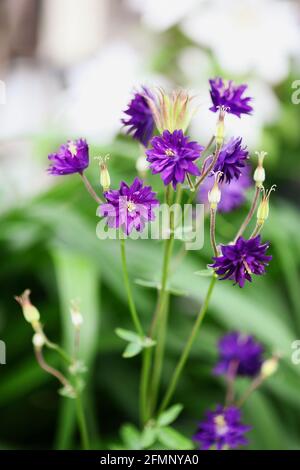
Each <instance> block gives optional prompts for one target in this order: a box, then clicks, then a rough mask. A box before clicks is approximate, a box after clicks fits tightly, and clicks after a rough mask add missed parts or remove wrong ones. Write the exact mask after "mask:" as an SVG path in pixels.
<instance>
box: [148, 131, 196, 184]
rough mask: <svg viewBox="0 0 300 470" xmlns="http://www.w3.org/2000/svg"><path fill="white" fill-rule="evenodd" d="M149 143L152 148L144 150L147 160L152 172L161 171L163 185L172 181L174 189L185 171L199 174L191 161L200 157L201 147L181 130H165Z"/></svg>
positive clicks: (182, 179) (184, 174)
mask: <svg viewBox="0 0 300 470" xmlns="http://www.w3.org/2000/svg"><path fill="white" fill-rule="evenodd" d="M151 145H152V148H151V149H150V150H147V151H146V155H147V160H148V162H150V168H151V170H152V173H153V174H157V173H161V177H162V179H163V182H164V184H165V185H168V184H169V183H172V185H173V188H174V189H176V186H177V184H178V183H183V182H184V179H185V176H186V174H187V173H190V174H192V175H196V176H197V175H199V174H200V171H199V168H198V167H197V166H196V165H195V164H194V163H193V161H194V160H197V158H199V157H200V153H201V152H202V150H203V147H202V146H201V145H199V144H198V143H197V142H192V141H190V140H189V137H186V136H185V135H184V134H183V132H182V130H175V131H174V132H172V133H171V132H169V131H167V130H165V131H164V132H163V134H162V135H161V136H158V137H153V139H152V140H151Z"/></svg>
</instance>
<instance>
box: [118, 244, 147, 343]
mask: <svg viewBox="0 0 300 470" xmlns="http://www.w3.org/2000/svg"><path fill="white" fill-rule="evenodd" d="M120 242H121V260H122V269H123V277H124V284H125V289H126V293H127V298H128V304H129V309H130V313H131V317H132V321H133V324H134V326H135V329H136V331H137V333H138V334H139V335H142V336H144V331H143V328H142V325H141V322H140V320H139V317H138V314H137V311H136V308H135V303H134V300H133V296H132V292H131V287H130V282H129V275H128V269H127V261H126V250H125V240H124V238H121V239H120Z"/></svg>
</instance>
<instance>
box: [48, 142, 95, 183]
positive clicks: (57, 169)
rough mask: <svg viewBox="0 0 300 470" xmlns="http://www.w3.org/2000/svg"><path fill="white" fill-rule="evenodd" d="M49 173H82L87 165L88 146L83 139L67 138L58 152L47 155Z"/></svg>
mask: <svg viewBox="0 0 300 470" xmlns="http://www.w3.org/2000/svg"><path fill="white" fill-rule="evenodd" d="M48 159H49V160H50V161H51V164H50V166H49V168H48V172H49V173H50V174H51V175H70V174H72V173H82V172H83V171H84V170H85V169H86V168H87V167H88V166H89V147H88V144H87V142H86V140H85V139H78V140H68V142H67V143H66V144H64V145H61V146H60V148H59V150H58V152H56V153H51V154H50V155H49V156H48Z"/></svg>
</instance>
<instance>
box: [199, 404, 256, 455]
mask: <svg viewBox="0 0 300 470" xmlns="http://www.w3.org/2000/svg"><path fill="white" fill-rule="evenodd" d="M205 418H206V419H205V420H204V421H202V422H201V423H200V424H199V427H198V431H197V433H196V434H195V436H194V440H195V441H196V442H198V443H199V446H200V449H203V450H208V449H217V450H225V449H235V448H236V447H239V446H241V445H245V444H248V441H247V439H246V438H245V436H244V434H245V433H246V432H248V431H249V430H250V429H251V426H246V425H244V424H243V423H242V422H241V412H240V410H239V409H238V408H236V407H235V406H230V407H228V408H225V407H223V406H221V405H217V407H216V410H215V411H207V412H206V415H205Z"/></svg>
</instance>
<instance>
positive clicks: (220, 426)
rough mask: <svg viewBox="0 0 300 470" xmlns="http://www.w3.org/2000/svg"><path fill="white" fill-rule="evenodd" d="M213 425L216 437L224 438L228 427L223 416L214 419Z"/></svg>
mask: <svg viewBox="0 0 300 470" xmlns="http://www.w3.org/2000/svg"><path fill="white" fill-rule="evenodd" d="M214 423H215V425H216V433H217V435H218V436H224V434H226V433H227V431H228V426H227V423H226V420H225V418H224V416H223V415H217V416H215V417H214Z"/></svg>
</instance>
